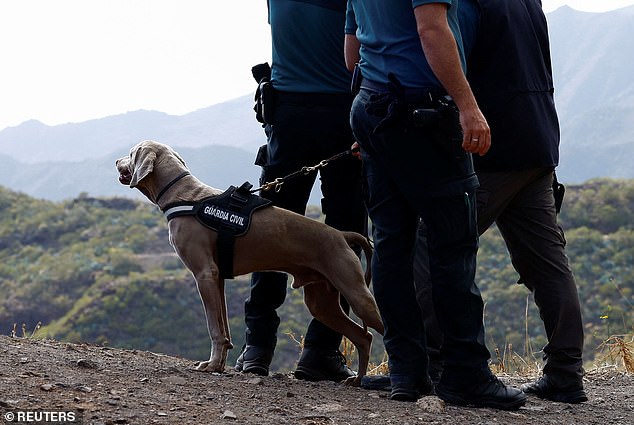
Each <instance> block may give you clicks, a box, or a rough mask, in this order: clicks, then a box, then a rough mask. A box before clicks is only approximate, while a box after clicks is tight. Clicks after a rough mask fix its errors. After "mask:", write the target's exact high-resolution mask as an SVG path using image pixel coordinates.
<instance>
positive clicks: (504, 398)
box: [436, 369, 526, 410]
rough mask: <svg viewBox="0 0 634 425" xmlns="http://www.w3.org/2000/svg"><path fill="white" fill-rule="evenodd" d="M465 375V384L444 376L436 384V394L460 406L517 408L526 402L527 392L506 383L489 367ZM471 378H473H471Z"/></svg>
mask: <svg viewBox="0 0 634 425" xmlns="http://www.w3.org/2000/svg"><path fill="white" fill-rule="evenodd" d="M473 375H475V376H465V377H464V381H465V384H459V383H457V381H454V380H452V381H451V382H445V381H444V380H443V377H441V378H440V382H439V383H438V385H436V395H437V396H438V397H440V398H441V399H443V400H444V401H445V402H447V403H451V404H457V405H459V406H475V407H492V408H494V409H502V410H516V409H519V408H520V407H522V406H523V405H524V404H525V403H526V394H524V393H523V392H522V391H521V390H519V389H517V388H513V387H511V386H508V385H505V384H504V383H503V382H502V381H500V380H499V379H498V378H497V377H496V376H495V375H494V374H493V373H491V371H489V370H488V369H487V370H485V371H477V372H475V373H474V374H473ZM470 378H471V379H470Z"/></svg>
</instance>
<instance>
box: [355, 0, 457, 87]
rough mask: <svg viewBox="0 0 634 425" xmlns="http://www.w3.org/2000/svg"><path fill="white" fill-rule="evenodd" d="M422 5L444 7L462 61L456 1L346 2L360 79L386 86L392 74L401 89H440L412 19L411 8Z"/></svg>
mask: <svg viewBox="0 0 634 425" xmlns="http://www.w3.org/2000/svg"><path fill="white" fill-rule="evenodd" d="M426 3H447V4H448V10H447V20H448V22H449V26H450V28H451V30H452V32H453V34H454V38H455V39H456V40H457V43H458V46H459V53H460V55H461V59H463V57H462V56H463V55H462V47H461V46H462V42H461V39H460V30H459V27H458V19H457V7H456V5H457V0H390V1H385V0H350V4H351V6H352V11H350V10H349V13H348V16H347V22H346V32H351V31H354V28H356V33H355V35H356V36H357V38H358V39H359V41H360V42H361V51H360V53H361V61H360V67H361V72H362V74H363V76H364V78H367V79H370V80H372V81H375V82H378V83H387V82H388V77H387V76H388V74H389V73H393V74H394V75H396V77H397V78H398V80H399V82H400V83H401V84H402V85H403V86H405V87H421V88H439V87H441V84H440V82H439V80H438V79H437V78H436V76H435V74H434V73H433V71H432V69H431V67H430V66H429V63H428V62H427V60H426V58H425V54H424V53H423V48H422V45H421V41H420V38H419V35H418V30H417V28H416V19H415V17H414V7H416V6H420V5H423V4H426ZM349 7H350V6H349ZM351 12H352V13H351ZM355 21H356V22H355ZM463 63H464V60H463Z"/></svg>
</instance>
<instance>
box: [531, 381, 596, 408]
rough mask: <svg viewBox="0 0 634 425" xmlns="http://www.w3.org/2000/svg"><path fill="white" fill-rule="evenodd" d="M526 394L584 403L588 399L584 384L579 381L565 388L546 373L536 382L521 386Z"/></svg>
mask: <svg viewBox="0 0 634 425" xmlns="http://www.w3.org/2000/svg"><path fill="white" fill-rule="evenodd" d="M520 388H521V389H522V391H524V392H525V393H526V394H533V395H536V396H537V397H539V398H544V399H547V400H551V401H557V402H560V403H572V404H576V403H582V402H584V401H588V397H587V396H586V392H585V391H584V390H583V384H582V383H581V382H579V383H578V384H575V385H570V386H567V387H564V388H561V387H556V386H555V384H553V383H552V381H551V380H550V379H549V378H548V375H544V376H542V377H541V378H539V379H538V380H537V381H535V382H529V383H528V384H524V385H522V386H521V387H520Z"/></svg>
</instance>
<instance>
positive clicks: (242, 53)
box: [0, 0, 634, 130]
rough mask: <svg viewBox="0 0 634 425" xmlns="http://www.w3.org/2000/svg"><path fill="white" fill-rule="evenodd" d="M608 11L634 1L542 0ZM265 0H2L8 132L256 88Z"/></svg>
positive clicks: (174, 106)
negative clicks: (254, 68) (32, 122)
mask: <svg viewBox="0 0 634 425" xmlns="http://www.w3.org/2000/svg"><path fill="white" fill-rule="evenodd" d="M542 3H543V5H544V10H545V11H546V12H550V11H552V10H554V9H556V8H557V7H559V6H561V5H564V4H568V5H569V6H571V7H573V8H575V9H577V10H584V11H596V12H601V11H607V10H611V9H616V8H619V7H623V6H627V5H630V4H634V0H544V1H543V2H542ZM270 50H271V49H270V38H269V28H268V24H267V23H266V2H265V1H264V0H246V1H237V0H230V1H218V0H178V1H177V0H169V1H168V0H55V1H51V0H0V130H2V129H4V128H5V127H9V126H16V125H19V124H20V123H22V122H24V121H26V120H29V119H37V120H39V121H42V122H43V123H45V124H48V125H57V124H63V123H67V122H81V121H85V120H89V119H94V118H102V117H105V116H108V115H115V114H120V113H125V112H128V111H135V110H138V109H148V110H157V111H162V112H166V113H169V114H174V115H182V114H185V113H188V112H191V111H194V110H196V109H200V108H204V107H207V106H210V105H213V104H215V103H219V102H222V101H225V100H228V99H233V98H236V97H239V96H242V95H246V94H251V93H252V92H253V90H254V88H255V82H254V81H253V80H252V77H251V72H250V70H251V66H252V65H255V64H257V63H260V62H264V61H270Z"/></svg>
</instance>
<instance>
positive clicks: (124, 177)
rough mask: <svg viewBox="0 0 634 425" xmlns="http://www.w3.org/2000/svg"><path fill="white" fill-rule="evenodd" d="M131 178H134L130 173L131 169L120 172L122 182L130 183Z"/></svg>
mask: <svg viewBox="0 0 634 425" xmlns="http://www.w3.org/2000/svg"><path fill="white" fill-rule="evenodd" d="M131 180H132V174H130V172H129V171H120V172H119V182H121V183H122V184H127V185H129V184H130V181H131Z"/></svg>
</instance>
